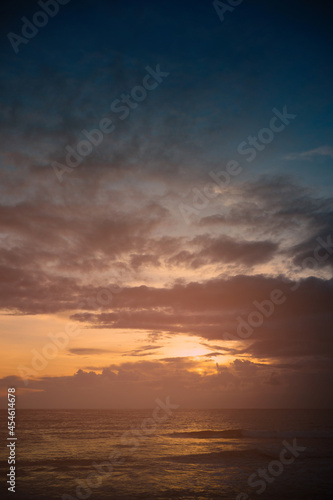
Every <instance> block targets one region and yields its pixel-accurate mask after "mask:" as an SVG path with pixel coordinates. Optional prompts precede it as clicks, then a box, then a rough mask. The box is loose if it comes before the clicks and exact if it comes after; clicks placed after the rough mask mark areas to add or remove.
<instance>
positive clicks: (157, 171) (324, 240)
mask: <svg viewBox="0 0 333 500" xmlns="http://www.w3.org/2000/svg"><path fill="white" fill-rule="evenodd" d="M54 2H55V0H54V1H53V0H52V1H50V2H49V3H48V4H47V5H46V2H45V5H46V6H45V5H44V3H43V0H42V1H41V2H40V3H38V2H35V1H29V2H22V1H16V2H15V1H14V2H11V3H10V5H6V6H5V7H3V13H2V21H1V42H0V60H1V70H0V71H1V80H0V82H1V83H0V85H1V100H0V117H1V119H0V128H1V155H0V163H1V169H0V176H1V183H0V185H1V186H0V224H1V236H0V238H1V239H0V304H1V337H0V348H1V352H2V353H3V356H2V363H1V367H0V401H1V405H2V407H5V405H6V404H7V403H6V402H7V396H6V394H7V388H8V387H10V386H12V387H16V388H17V391H18V392H17V393H18V398H17V406H18V407H21V408H148V407H153V406H154V404H155V403H154V401H155V399H156V398H157V397H159V398H160V399H162V398H163V397H167V396H169V397H170V399H171V401H173V402H175V403H177V404H179V407H180V408H324V407H332V384H331V380H332V375H333V343H332V325H333V311H332V298H333V280H332V267H333V258H332V256H333V197H332V187H333V171H332V166H333V141H332V121H331V117H332V64H331V58H332V35H331V25H332V16H331V12H332V11H331V9H330V4H329V2H324V1H318V2H316V3H315V4H313V2H307V1H302V2H301V1H295V2H292V4H290V2H289V3H288V2H281V1H274V0H273V1H270V2H265V1H263V0H258V1H250V0H248V1H246V0H244V1H243V2H230V4H228V2H227V1H226V2H225V5H227V6H228V8H225V7H221V3H220V4H218V3H216V2H214V3H213V2H210V1H209V2H208V1H202V2H193V1H191V2H189V1H181V2H170V1H168V2H166V1H160V2H152V1H143V2H134V1H127V2H121V1H116V0H115V1H109V2H108V1H106V0H105V1H104V0H100V1H98V2H95V1H94V2H93V1H90V0H83V1H80V2H79V1H78V0H70V1H66V0H62V2H60V1H59V2H58V3H54ZM237 3H238V5H236V4H237ZM41 5H44V7H41ZM231 5H234V7H231ZM43 9H44V10H43ZM52 9H53V10H52ZM38 12H39V14H36V13H38ZM41 12H42V14H40V13H41ZM45 12H51V13H52V15H51V14H45ZM31 23H32V24H31ZM36 25H38V26H37V27H36Z"/></svg>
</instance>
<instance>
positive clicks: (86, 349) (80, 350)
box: [68, 347, 112, 356]
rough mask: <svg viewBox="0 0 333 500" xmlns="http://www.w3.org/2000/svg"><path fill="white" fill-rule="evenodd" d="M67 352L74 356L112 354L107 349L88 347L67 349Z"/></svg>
mask: <svg viewBox="0 0 333 500" xmlns="http://www.w3.org/2000/svg"><path fill="white" fill-rule="evenodd" d="M68 352H70V353H71V354H75V355H77V356H90V355H91V356H94V355H99V354H105V353H109V352H112V351H110V350H109V349H93V348H89V347H76V348H72V349H68Z"/></svg>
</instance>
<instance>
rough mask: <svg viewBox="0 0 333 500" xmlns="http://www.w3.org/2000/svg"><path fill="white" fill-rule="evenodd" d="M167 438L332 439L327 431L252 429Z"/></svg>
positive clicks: (331, 433) (178, 433)
mask: <svg viewBox="0 0 333 500" xmlns="http://www.w3.org/2000/svg"><path fill="white" fill-rule="evenodd" d="M167 436H168V437H172V438H179V439H246V438H247V439H274V438H277V439H294V438H300V439H302V438H303V439H317V438H318V439H333V432H329V431H265V430H252V429H228V430H224V431H211V430H208V431H207V430H202V431H191V432H173V433H170V434H167Z"/></svg>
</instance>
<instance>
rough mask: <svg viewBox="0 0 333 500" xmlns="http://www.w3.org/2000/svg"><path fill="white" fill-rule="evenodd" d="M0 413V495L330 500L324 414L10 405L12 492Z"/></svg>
mask: <svg viewBox="0 0 333 500" xmlns="http://www.w3.org/2000/svg"><path fill="white" fill-rule="evenodd" d="M0 417H1V443H2V446H1V454H0V470H1V492H0V493H1V498H14V499H17V500H19V499H21V498H22V499H34V500H36V499H44V498H45V499H54V498H58V499H63V500H69V499H72V500H73V499H82V500H85V499H88V498H91V499H92V500H93V499H114V500H118V499H119V500H120V499H128V500H136V499H141V500H144V499H147V500H150V499H151V500H153V499H154V500H166V499H184V500H185V499H186V500H190V499H200V500H203V499H209V500H214V499H228V500H248V499H251V500H253V499H263V500H264V499H270V500H284V499H285V500H297V499H302V500H310V499H311V500H317V499H320V500H323V499H332V498H333V411H331V410H180V409H177V410H175V409H172V410H163V409H162V408H161V407H160V408H159V409H158V411H157V410H156V411H155V412H154V411H153V410H17V414H16V436H17V441H16V458H15V460H16V463H15V476H16V479H15V480H16V485H15V493H11V492H8V490H7V486H8V485H6V474H8V468H9V466H8V463H7V457H8V449H9V448H7V447H6V443H7V432H8V430H7V428H6V425H5V426H3V425H2V423H3V422H5V419H6V413H5V412H4V411H2V412H1V415H0ZM6 423H7V422H5V424H6Z"/></svg>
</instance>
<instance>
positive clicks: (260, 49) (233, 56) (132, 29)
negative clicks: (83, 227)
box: [0, 0, 333, 186]
mask: <svg viewBox="0 0 333 500" xmlns="http://www.w3.org/2000/svg"><path fill="white" fill-rule="evenodd" d="M2 8H3V9H4V13H3V18H2V29H1V46H0V50H1V102H2V104H3V105H5V104H6V105H9V106H10V107H11V110H12V113H11V115H10V117H8V114H7V115H6V116H5V117H4V116H2V118H1V121H2V125H1V126H2V128H6V129H7V131H9V133H10V134H12V135H14V136H16V135H18V136H20V135H22V137H25V138H26V137H27V136H28V137H30V139H31V138H32V139H36V138H38V137H40V140H41V141H51V142H53V144H55V143H56V141H57V140H59V134H60V135H61V131H62V132H64V131H65V132H66V134H67V135H66V139H65V138H64V137H62V140H60V141H59V149H61V148H63V147H64V144H66V140H67V138H69V140H70V139H72V138H73V137H79V133H80V130H81V129H82V128H85V127H87V128H88V127H93V126H95V125H96V123H97V122H98V120H99V119H100V118H101V117H104V116H108V114H109V113H110V112H109V106H110V103H111V102H112V101H113V100H114V99H115V98H117V97H119V95H120V94H121V93H122V92H126V91H129V90H130V89H131V88H132V87H133V86H134V85H137V84H139V83H140V82H141V80H142V78H143V76H144V74H145V73H146V71H145V67H146V65H150V66H152V67H155V66H156V64H160V65H161V69H162V70H164V71H168V72H170V76H169V77H168V79H167V80H166V81H165V82H164V83H163V85H162V86H161V88H159V89H158V90H157V91H154V92H153V93H152V94H151V95H149V99H147V102H145V103H143V104H142V106H140V109H138V110H136V111H135V113H132V115H131V116H130V118H129V122H130V123H131V124H132V125H131V126H132V127H134V128H132V129H131V130H132V131H133V130H134V129H135V131H136V133H138V130H140V128H141V134H142V137H143V139H142V140H145V130H146V128H147V130H148V129H149V131H150V132H149V134H152V135H153V136H157V137H161V147H162V148H168V147H170V145H172V147H173V148H178V149H179V150H181V149H182V147H185V146H186V148H185V149H186V151H187V152H186V154H185V153H184V154H183V155H181V154H180V155H179V156H177V158H180V159H181V160H182V162H183V163H185V164H187V165H191V164H193V168H196V167H197V168H198V169H199V170H201V171H203V172H204V171H205V170H207V169H208V168H209V167H206V166H205V162H207V164H217V163H218V162H221V161H226V160H228V159H233V158H235V157H237V146H238V144H239V143H240V142H241V141H243V140H244V139H246V137H247V136H248V135H250V134H256V133H257V132H258V130H259V129H261V128H262V127H265V126H267V124H268V122H269V119H270V118H271V116H272V108H274V107H275V108H278V109H282V107H283V106H284V105H287V107H288V110H289V111H290V112H291V113H295V114H297V119H296V120H295V121H294V122H293V123H292V124H291V125H290V126H289V128H288V129H287V131H285V132H284V133H283V134H281V135H279V137H276V139H275V140H274V141H273V143H272V144H270V145H269V148H266V150H265V151H264V152H263V154H261V155H260V158H258V160H257V161H256V164H255V165H252V166H251V168H252V169H254V170H255V169H257V171H258V172H261V171H265V172H267V170H268V171H271V172H272V173H274V172H279V173H291V174H292V175H295V176H297V177H301V178H302V179H303V180H304V181H306V180H307V179H308V181H309V182H310V183H313V182H314V183H315V184H317V185H319V186H320V185H321V184H322V185H323V186H327V184H328V183H332V181H333V177H332V174H331V170H332V158H330V157H320V158H319V157H318V158H316V160H315V161H316V164H315V165H314V163H313V161H308V160H307V161H304V160H302V161H300V160H294V161H292V162H291V161H285V160H284V159H283V157H284V156H285V155H287V154H290V153H295V152H302V151H307V150H312V149H315V148H318V147H321V146H324V145H326V146H331V145H332V124H331V117H332V99H331V94H332V64H331V58H332V35H331V31H332V30H331V26H332V14H331V10H330V3H329V2H316V3H313V2H301V1H295V2H287V1H284V2H281V1H270V2H267V1H263V0H262V1H246V0H244V2H243V3H242V4H241V5H239V6H238V7H236V8H235V10H234V11H233V12H230V13H226V14H225V21H224V22H223V23H221V21H220V19H219V18H218V15H217V14H216V12H215V9H214V8H213V5H212V2H211V1H202V2H200V1H197V2H193V1H191V2H190V1H180V2H171V1H158V2H153V1H150V2H135V1H126V2H121V1H109V2H108V1H106V0H105V1H97V0H95V1H91V0H84V1H80V2H79V1H78V0H71V1H70V2H69V3H68V5H64V6H60V10H59V13H58V14H57V16H55V17H54V18H53V19H50V20H49V23H48V24H47V25H46V26H45V27H43V28H40V30H39V33H38V34H37V35H36V36H35V37H34V38H33V39H32V40H31V41H29V43H28V44H26V45H23V44H22V45H21V46H20V51H19V54H17V55H16V54H15V53H14V51H13V49H12V47H11V45H10V43H9V41H8V39H7V36H6V35H7V33H8V32H9V31H12V32H14V33H17V34H20V31H21V26H22V22H21V20H20V18H21V17H22V16H26V17H28V18H29V19H31V18H32V16H33V14H34V13H35V12H36V11H37V10H40V8H39V7H38V4H37V2H33V1H29V2H12V3H11V4H10V5H9V6H8V5H7V6H5V7H2ZM162 87H163V88H162ZM148 101H149V102H148ZM36 113H37V114H38V116H37V115H36V116H35V118H32V116H33V115H34V114H36ZM41 116H42V117H43V119H41V118H40V117H41ZM59 117H61V119H59ZM148 124H149V126H148ZM149 127H150V128H149ZM126 133H127V134H130V132H129V130H127V132H126ZM147 134H148V132H147ZM191 146H193V155H194V156H195V161H192V158H191V153H190V151H191ZM52 154H54V148H53V153H52ZM45 155H46V156H45V162H46V164H47V161H48V160H52V157H51V156H52V155H51V154H50V156H49V157H48V155H47V153H45ZM175 162H176V159H175ZM318 172H320V179H318Z"/></svg>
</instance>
